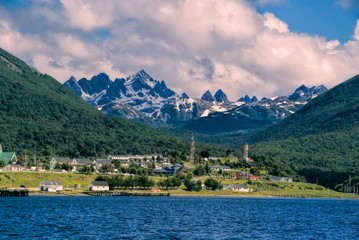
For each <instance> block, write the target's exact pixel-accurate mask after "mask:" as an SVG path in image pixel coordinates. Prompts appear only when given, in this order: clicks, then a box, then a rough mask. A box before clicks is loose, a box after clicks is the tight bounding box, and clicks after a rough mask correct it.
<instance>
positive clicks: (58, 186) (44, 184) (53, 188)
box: [39, 181, 63, 192]
mask: <svg viewBox="0 0 359 240" xmlns="http://www.w3.org/2000/svg"><path fill="white" fill-rule="evenodd" d="M39 189H40V191H48V192H60V191H63V186H62V183H61V182H60V181H41V183H40V185H39Z"/></svg>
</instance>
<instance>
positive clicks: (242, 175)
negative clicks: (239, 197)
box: [234, 171, 249, 180]
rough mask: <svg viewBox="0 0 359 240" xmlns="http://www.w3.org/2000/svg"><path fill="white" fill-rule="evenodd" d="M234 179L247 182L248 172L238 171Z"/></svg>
mask: <svg viewBox="0 0 359 240" xmlns="http://www.w3.org/2000/svg"><path fill="white" fill-rule="evenodd" d="M234 178H235V179H241V180H247V179H248V178H249V172H247V171H240V172H238V173H237V175H235V176H234Z"/></svg>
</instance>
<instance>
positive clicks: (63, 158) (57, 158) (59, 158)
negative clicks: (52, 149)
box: [54, 157, 72, 163]
mask: <svg viewBox="0 0 359 240" xmlns="http://www.w3.org/2000/svg"><path fill="white" fill-rule="evenodd" d="M54 159H55V160H56V162H58V163H70V162H72V159H70V158H67V157H54Z"/></svg>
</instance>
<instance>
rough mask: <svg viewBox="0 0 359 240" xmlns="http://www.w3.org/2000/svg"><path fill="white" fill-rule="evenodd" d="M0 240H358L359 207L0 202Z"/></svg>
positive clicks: (127, 200)
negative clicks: (250, 239)
mask: <svg viewBox="0 0 359 240" xmlns="http://www.w3.org/2000/svg"><path fill="white" fill-rule="evenodd" d="M0 238H3V239H21V238H22V239H24V238H25V239H240V238H259V239H359V201H358V200H329V199H252V198H220V197H218V198H214V197H169V198H168V197H27V198H0Z"/></svg>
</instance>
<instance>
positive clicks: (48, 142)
mask: <svg viewBox="0 0 359 240" xmlns="http://www.w3.org/2000/svg"><path fill="white" fill-rule="evenodd" d="M0 143H2V144H3V148H4V151H10V150H11V151H17V152H22V151H23V149H27V150H30V151H32V152H33V153H37V154H39V155H64V156H65V155H70V156H102V157H103V156H105V155H106V154H129V153H131V154H145V153H147V154H150V153H162V152H164V151H166V152H168V151H172V150H178V151H186V152H189V148H190V144H189V142H187V141H184V140H181V139H179V138H175V137H172V136H169V135H166V134H163V133H161V132H159V131H157V130H154V129H152V128H149V127H145V126H142V125H139V124H136V123H133V122H131V121H128V120H124V119H119V118H114V117H108V116H106V115H104V114H102V113H101V112H99V111H97V110H96V109H95V108H94V107H92V106H91V105H89V104H88V103H86V102H85V101H83V100H82V99H81V98H80V97H79V96H77V95H76V94H75V93H73V92H72V91H71V90H70V89H68V88H67V87H64V86H63V85H62V84H60V83H59V82H57V81H56V80H55V79H53V78H52V77H50V76H48V75H46V74H45V75H44V74H41V73H39V72H37V71H36V70H34V69H32V68H30V67H29V66H27V65H26V64H25V63H24V62H23V61H21V60H19V59H17V58H16V57H14V56H12V55H11V54H9V53H7V52H6V51H4V50H2V49H0ZM201 148H202V149H203V148H206V149H210V150H211V154H213V155H223V154H224V152H225V148H224V147H219V146H213V145H211V146H209V145H200V146H199V149H201Z"/></svg>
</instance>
